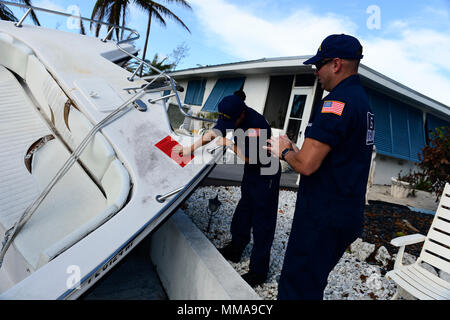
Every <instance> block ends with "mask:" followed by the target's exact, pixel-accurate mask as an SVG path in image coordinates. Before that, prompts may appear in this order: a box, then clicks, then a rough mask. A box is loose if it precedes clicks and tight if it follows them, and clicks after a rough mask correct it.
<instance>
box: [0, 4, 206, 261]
mask: <svg viewBox="0 0 450 320" xmlns="http://www.w3.org/2000/svg"><path fill="white" fill-rule="evenodd" d="M0 3H1V4H6V5H11V6H16V7H22V8H26V9H28V10H27V12H25V14H24V16H23V17H22V18H21V19H20V20H19V21H18V22H17V23H15V25H16V27H18V28H20V27H21V26H22V23H23V21H24V20H25V19H26V17H27V16H28V15H29V14H30V13H31V11H32V10H36V11H44V12H47V13H52V14H57V15H62V16H68V17H74V16H73V15H71V14H67V13H63V12H59V11H54V10H49V9H45V8H39V7H34V6H27V5H23V4H19V3H13V2H8V1H0ZM76 18H79V19H81V20H85V21H91V22H95V23H99V24H102V25H106V26H109V27H110V30H109V31H108V34H107V35H106V37H105V38H104V39H102V40H101V41H104V42H106V41H107V39H108V38H109V37H110V36H112V32H113V31H114V30H115V29H117V28H119V29H122V30H128V31H130V32H131V34H134V35H135V36H134V37H128V39H125V40H118V41H117V42H116V43H115V44H116V46H117V47H118V49H119V50H121V51H122V52H124V53H125V54H127V55H129V56H130V57H131V58H133V59H136V60H138V61H139V62H140V67H142V66H144V65H146V66H148V67H149V68H150V69H152V70H154V71H155V72H156V73H157V74H158V75H157V76H156V77H155V78H154V79H153V80H151V81H150V82H148V83H146V84H145V85H143V86H142V88H141V90H138V91H137V92H136V93H135V94H134V95H133V96H132V97H130V99H128V100H127V101H125V102H124V103H122V105H120V106H119V107H118V108H117V109H116V110H114V111H113V112H111V113H110V114H109V115H108V116H106V117H105V118H104V119H103V120H102V121H100V122H99V123H97V124H96V125H95V126H94V127H93V128H92V129H91V130H90V131H89V133H88V134H87V136H86V137H85V138H84V139H83V141H82V142H81V143H80V145H79V146H78V147H77V148H76V149H75V150H74V151H73V153H72V154H71V155H70V157H69V158H68V159H67V161H66V162H65V163H64V165H63V166H62V167H61V168H60V169H59V171H58V172H57V174H56V175H55V176H54V177H53V179H51V181H50V182H49V183H48V185H47V186H46V187H45V188H44V190H43V191H42V192H41V194H40V195H39V196H38V197H37V198H36V199H35V200H34V201H33V203H31V204H30V205H29V206H28V207H27V209H26V210H25V211H24V213H23V214H22V215H21V216H20V217H19V219H18V220H17V221H16V222H15V223H14V225H13V226H12V227H11V228H10V229H8V230H7V231H6V232H5V235H4V238H3V241H2V248H1V250H0V268H1V266H2V264H3V259H4V257H5V254H6V251H7V250H8V248H9V247H10V245H11V243H12V241H13V240H14V238H15V236H16V235H17V234H18V233H19V232H20V230H21V229H22V227H23V226H24V225H25V224H26V223H27V222H28V221H29V220H30V218H31V216H32V215H33V214H34V212H35V211H36V210H37V208H38V207H39V206H40V204H41V203H42V201H44V199H45V198H46V197H47V195H48V194H49V193H50V191H51V190H52V189H53V187H54V186H55V185H56V183H57V182H58V181H59V180H60V179H61V178H62V177H63V176H64V175H65V174H66V173H67V172H68V171H69V169H70V168H71V167H72V166H73V164H74V163H76V162H77V161H78V159H79V158H80V156H81V153H82V152H83V150H84V149H85V148H86V146H87V145H88V144H89V143H90V141H91V140H92V138H93V137H94V135H95V134H96V133H97V132H98V131H99V130H100V129H101V128H103V127H104V126H106V125H107V124H109V123H111V122H113V121H115V120H116V119H118V118H119V117H121V116H123V115H124V114H125V113H127V112H128V111H130V110H131V108H130V105H133V104H135V102H136V101H137V100H139V99H141V98H142V97H143V96H144V95H145V94H147V93H150V92H155V91H163V90H169V89H171V90H172V91H173V92H174V93H173V94H169V95H167V96H163V97H161V98H156V99H150V100H149V102H155V101H157V100H160V99H163V98H169V97H172V96H175V97H176V99H177V103H178V106H179V109H180V111H181V112H182V113H183V114H184V115H185V116H186V117H189V118H192V119H195V120H200V121H209V122H215V121H214V120H210V119H203V118H199V117H194V116H192V115H189V114H187V113H186V112H185V111H184V110H183V108H182V104H181V100H180V97H179V95H178V92H177V91H178V89H177V85H176V83H175V81H174V80H173V78H172V77H170V76H169V75H167V74H166V73H164V72H162V71H160V70H159V69H157V68H155V67H153V66H152V65H150V64H149V63H147V62H146V61H144V60H142V59H140V58H138V57H137V56H135V55H133V54H131V53H129V52H128V51H127V50H125V49H123V48H122V47H121V45H123V44H125V43H129V42H132V41H135V40H137V39H139V33H138V32H137V31H135V30H133V29H130V28H127V27H122V26H118V25H114V24H110V23H106V22H102V21H98V20H93V19H89V18H84V17H81V16H76ZM131 34H130V35H131ZM136 75H137V72H135V73H134V74H133V76H132V77H134V76H136ZM130 78H131V77H130ZM130 78H128V80H129V81H133V78H131V79H130ZM160 78H165V79H166V80H167V81H168V82H169V83H168V85H166V86H163V87H159V88H157V89H156V88H152V84H154V83H155V82H156V80H158V79H160ZM165 112H166V113H168V111H167V109H165ZM175 193H176V192H174V193H171V194H170V195H165V196H162V199H159V200H160V201H161V200H163V199H165V198H167V197H170V196H172V195H173V194H175Z"/></svg>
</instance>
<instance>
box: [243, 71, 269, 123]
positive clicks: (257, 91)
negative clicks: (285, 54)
mask: <svg viewBox="0 0 450 320" xmlns="http://www.w3.org/2000/svg"><path fill="white" fill-rule="evenodd" d="M269 83H270V77H269V76H268V75H254V76H247V78H246V80H245V83H244V92H245V95H246V96H247V98H246V100H245V103H246V104H247V105H248V106H249V107H250V108H253V109H255V110H256V111H258V112H259V113H261V114H263V112H264V106H265V105H266V98H267V92H268V91H269Z"/></svg>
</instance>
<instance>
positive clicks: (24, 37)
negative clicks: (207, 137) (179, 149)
mask: <svg viewBox="0 0 450 320" xmlns="http://www.w3.org/2000/svg"><path fill="white" fill-rule="evenodd" d="M1 2H2V3H4V4H7V5H17V4H15V3H9V2H5V1H1ZM19 6H20V5H19ZM27 8H28V11H27V12H26V13H25V16H24V17H23V18H22V19H21V20H20V21H19V22H18V23H13V22H6V21H0V190H1V195H0V237H1V239H3V243H2V244H3V246H2V251H1V256H0V258H1V263H2V265H1V269H0V298H2V299H76V298H78V297H80V296H81V295H82V294H83V293H84V292H85V291H86V290H87V289H89V288H90V287H91V286H92V285H93V284H94V283H95V282H97V281H98V280H99V279H100V278H101V277H102V276H104V275H105V274H106V273H107V272H108V271H109V270H111V268H112V267H113V266H114V265H115V264H117V263H118V262H119V261H120V260H121V259H122V258H123V257H124V256H126V255H127V253H129V252H130V250H131V249H133V247H134V246H136V245H137V244H138V243H139V242H140V241H141V240H142V239H143V238H144V237H146V236H147V235H148V234H150V233H151V232H152V231H153V230H155V228H156V227H157V226H158V225H159V224H161V223H162V222H163V221H164V220H165V219H167V218H168V217H169V216H170V215H171V214H172V213H173V212H174V211H175V210H176V208H177V207H178V206H179V205H180V204H181V203H182V202H183V200H184V199H186V197H188V196H189V195H190V194H191V193H192V192H193V191H194V190H195V188H196V187H197V186H198V185H199V183H200V182H201V181H202V180H203V179H204V178H205V177H206V176H207V175H208V173H209V172H210V171H211V170H212V169H213V167H214V165H215V163H216V159H218V158H219V157H221V156H222V155H223V152H224V150H223V148H219V149H218V148H211V147H210V149H207V148H206V147H205V148H200V149H198V151H196V153H195V154H194V157H201V158H202V161H194V160H193V159H192V158H191V157H189V158H187V159H185V158H177V157H174V156H173V155H172V154H171V150H172V148H173V146H174V145H176V144H178V143H179V144H182V145H187V144H189V143H191V142H192V139H193V138H192V137H191V136H183V135H180V134H177V133H175V132H174V131H173V130H172V128H171V125H170V122H169V119H168V115H167V106H166V104H165V101H166V99H167V98H168V97H173V96H175V97H177V101H178V104H179V108H180V111H181V112H183V113H184V110H183V109H182V105H181V102H180V99H179V97H178V92H177V90H181V88H179V87H178V86H177V84H176V83H175V81H174V80H173V79H171V78H170V77H169V76H167V75H166V74H164V73H161V72H159V73H158V75H157V76H156V77H153V79H152V80H151V81H146V80H144V79H141V78H139V77H137V74H136V73H134V74H131V73H130V72H128V71H127V70H125V69H123V68H122V67H120V66H119V65H117V64H115V63H114V62H113V61H115V60H116V61H123V60H124V59H128V58H133V59H137V60H138V61H139V62H140V63H141V64H144V63H145V62H144V61H142V60H140V59H139V58H137V57H136V56H134V54H133V53H134V52H136V50H135V48H134V46H133V45H132V44H131V43H132V41H134V40H136V39H137V38H138V37H139V35H138V33H137V32H136V31H134V30H131V29H128V28H125V29H126V30H127V31H128V32H130V37H129V38H128V39H127V40H124V41H110V40H108V41H107V40H105V39H106V37H105V39H99V38H94V37H89V36H83V35H79V34H75V33H68V32H63V31H59V30H53V29H47V28H42V27H36V26H31V25H24V24H23V20H24V18H25V17H26V16H27V15H28V14H29V13H30V9H31V8H33V9H34V10H42V11H46V12H50V13H54V14H60V15H65V16H70V15H67V14H64V13H59V12H55V11H52V10H46V9H42V8H36V7H27ZM82 19H83V20H88V21H92V20H90V19H87V18H82ZM97 22H98V21H97ZM99 23H100V22H99ZM106 25H107V26H109V27H110V31H109V34H111V33H112V32H113V31H114V30H115V29H116V28H120V27H119V26H114V25H110V24H106ZM130 87H131V89H132V90H130ZM168 90H171V91H170V93H167V91H168ZM164 91H165V92H166V95H164ZM185 115H186V116H190V115H188V114H185ZM191 117H192V116H191ZM192 118H194V119H195V120H201V119H200V118H195V117H192ZM206 121H209V120H206Z"/></svg>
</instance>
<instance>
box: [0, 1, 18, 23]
mask: <svg viewBox="0 0 450 320" xmlns="http://www.w3.org/2000/svg"><path fill="white" fill-rule="evenodd" d="M0 19H1V20H6V21H14V22H18V21H19V19H17V18H16V16H14V14H13V13H12V11H11V10H9V8H8V7H7V6H5V5H4V4H2V3H0Z"/></svg>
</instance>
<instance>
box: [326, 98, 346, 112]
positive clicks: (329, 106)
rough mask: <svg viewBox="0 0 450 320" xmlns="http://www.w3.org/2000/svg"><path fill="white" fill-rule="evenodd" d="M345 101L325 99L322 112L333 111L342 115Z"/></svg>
mask: <svg viewBox="0 0 450 320" xmlns="http://www.w3.org/2000/svg"><path fill="white" fill-rule="evenodd" d="M344 107H345V103H344V102H339V101H325V103H324V104H323V108H322V113H334V114H337V115H338V116H341V115H342V112H343V111H344Z"/></svg>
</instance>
